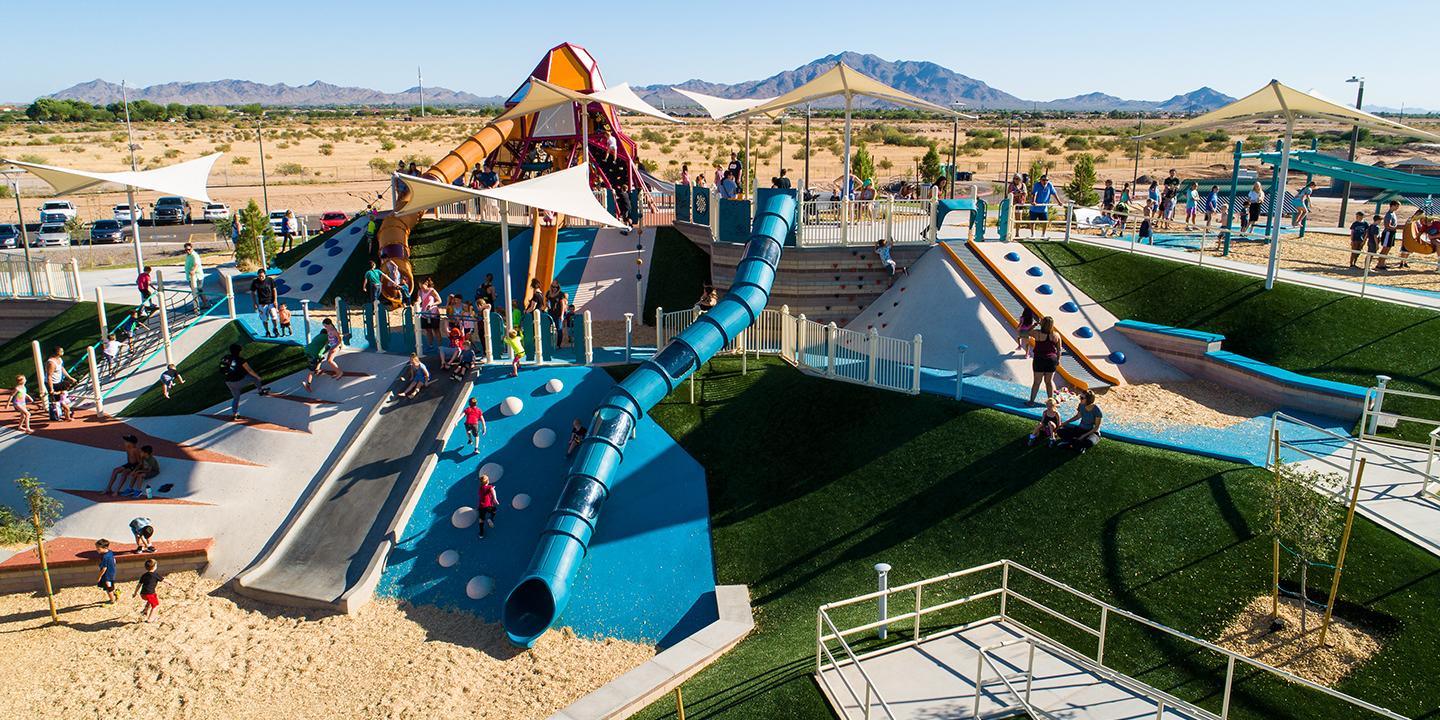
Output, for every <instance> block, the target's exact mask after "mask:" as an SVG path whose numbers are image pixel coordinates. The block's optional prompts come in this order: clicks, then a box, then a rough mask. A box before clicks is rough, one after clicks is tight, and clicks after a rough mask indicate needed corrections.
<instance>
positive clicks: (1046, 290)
mask: <svg viewBox="0 0 1440 720" xmlns="http://www.w3.org/2000/svg"><path fill="white" fill-rule="evenodd" d="M1035 292H1038V293H1040V294H1041V295H1053V294H1055V288H1052V287H1050V286H1049V285H1041V286H1040V287H1038V288H1035Z"/></svg>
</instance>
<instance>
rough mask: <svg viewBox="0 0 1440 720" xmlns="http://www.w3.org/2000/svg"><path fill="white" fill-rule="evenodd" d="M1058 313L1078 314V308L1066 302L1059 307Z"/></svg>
mask: <svg viewBox="0 0 1440 720" xmlns="http://www.w3.org/2000/svg"><path fill="white" fill-rule="evenodd" d="M1060 312H1080V307H1079V306H1078V305H1076V304H1075V303H1073V302H1067V303H1065V304H1064V305H1061V306H1060Z"/></svg>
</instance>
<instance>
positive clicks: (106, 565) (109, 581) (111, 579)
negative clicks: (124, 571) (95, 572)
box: [95, 538, 120, 607]
mask: <svg viewBox="0 0 1440 720" xmlns="http://www.w3.org/2000/svg"><path fill="white" fill-rule="evenodd" d="M95 552H96V553H98V554H99V555H100V577H99V578H96V581H95V587H98V588H100V589H101V590H104V591H105V602H104V603H102V604H101V605H100V607H114V606H115V603H117V602H120V593H119V591H117V590H116V589H115V573H116V569H115V553H114V552H113V551H112V550H111V549H110V541H109V540H106V539H105V538H100V539H99V540H96V541H95Z"/></svg>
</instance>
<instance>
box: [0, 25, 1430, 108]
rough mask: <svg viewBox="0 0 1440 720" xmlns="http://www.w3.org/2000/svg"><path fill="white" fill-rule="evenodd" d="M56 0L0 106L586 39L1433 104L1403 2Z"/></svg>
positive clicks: (685, 70)
mask: <svg viewBox="0 0 1440 720" xmlns="http://www.w3.org/2000/svg"><path fill="white" fill-rule="evenodd" d="M64 5H65V7H64V9H63V10H61V11H58V12H57V10H56V7H55V6H53V5H47V4H45V3H11V7H9V8H7V10H6V13H5V14H6V17H7V20H9V21H10V23H8V24H9V25H10V26H11V28H12V29H19V28H35V29H37V31H38V29H39V28H42V27H53V25H54V23H56V22H59V23H61V24H62V25H63V27H64V29H63V31H62V32H60V34H59V35H52V34H50V33H49V32H48V31H47V32H46V33H44V34H45V36H46V37H51V38H54V39H57V40H60V43H61V44H60V48H63V50H64V51H63V52H53V51H47V52H39V51H37V49H36V48H35V46H34V45H33V44H32V42H33V41H27V40H24V39H19V40H16V39H15V38H16V37H17V36H16V35H15V34H12V35H11V37H12V41H11V44H10V47H9V50H10V52H9V53H8V54H7V58H6V63H5V64H6V69H5V71H4V72H3V74H0V101H10V102H15V101H25V100H30V99H32V98H34V97H36V96H38V95H44V94H48V93H52V92H55V91H58V90H61V89H63V88H66V87H69V86H71V85H74V84H76V83H80V82H86V81H89V80H93V79H95V78H97V77H98V78H103V79H105V80H109V81H112V82H119V81H120V80H121V79H124V80H127V81H128V82H129V83H130V84H131V85H134V86H145V85H152V84H157V83H163V82H171V81H182V80H191V81H201V80H219V79H223V78H235V79H242V80H253V81H256V82H262V83H267V84H268V83H277V82H284V83H287V84H290V85H302V84H306V83H309V82H311V81H313V80H324V81H326V82H330V83H335V84H337V85H355V86H361V87H370V88H375V89H378V90H384V91H388V92H396V91H399V90H403V89H406V88H409V87H412V86H414V85H415V66H416V65H417V64H418V65H421V66H423V67H424V74H425V84H426V85H438V86H443V87H447V88H451V89H455V90H466V91H469V92H473V93H476V94H480V95H492V94H508V93H509V92H510V91H511V90H513V89H514V88H515V87H516V86H517V85H518V84H519V83H520V82H521V80H522V79H523V78H524V77H525V74H526V73H528V72H529V71H530V69H531V68H533V67H534V65H535V63H536V62H537V61H538V60H539V58H540V55H541V53H542V52H544V51H545V50H546V49H548V48H550V47H552V46H554V45H557V44H559V43H561V42H566V41H568V42H573V43H575V44H577V45H581V46H583V47H586V48H588V49H589V50H590V51H591V52H592V53H593V54H594V55H595V57H596V59H597V60H599V62H600V66H601V70H602V71H603V72H604V74H605V77H606V80H607V81H608V82H610V83H612V84H614V83H619V82H624V81H628V82H630V83H632V84H637V85H641V84H653V83H676V82H683V81H685V80H688V79H690V78H701V79H704V80H709V81H713V82H727V83H732V82H739V81H743V80H752V79H759V78H764V77H768V76H770V75H773V74H774V73H776V72H779V71H782V70H788V69H793V68H795V67H797V66H799V65H802V64H804V63H806V62H809V61H811V60H814V59H816V58H819V57H823V56H825V55H829V54H832V53H836V52H840V51H843V50H854V51H857V52H862V53H874V54H876V55H879V56H881V57H883V58H886V59H888V60H929V61H932V62H935V63H938V64H940V65H943V66H945V67H948V68H950V69H951V70H954V71H956V72H959V73H962V74H964V75H968V76H970V77H973V78H977V79H980V80H983V81H985V82H986V83H989V84H990V85H991V86H992V87H995V88H998V89H1000V90H1003V91H1005V92H1008V93H1011V94H1013V95H1016V96H1019V97H1021V98H1024V99H1027V100H1052V99H1055V98H1060V97H1069V96H1072V95H1077V94H1080V93H1087V92H1096V91H1099V92H1105V93H1109V94H1112V95H1118V96H1120V97H1124V98H1127V99H1145V100H1162V99H1166V98H1169V97H1170V96H1172V95H1174V94H1176V93H1181V92H1188V91H1190V90H1193V89H1196V88H1198V87H1201V86H1204V85H1208V86H1211V87H1213V88H1215V89H1217V90H1220V91H1221V92H1225V93H1227V94H1230V95H1236V96H1239V95H1242V94H1244V93H1247V92H1250V91H1252V90H1255V89H1257V88H1259V87H1260V86H1261V85H1263V84H1264V83H1265V82H1267V81H1269V80H1270V79H1271V78H1276V79H1279V80H1280V81H1281V82H1284V83H1286V84H1288V85H1291V86H1293V87H1296V88H1299V89H1302V90H1308V89H1311V88H1314V89H1316V90H1319V91H1320V92H1321V93H1323V94H1325V95H1328V96H1330V97H1332V98H1335V99H1337V100H1347V99H1348V100H1349V101H1352V102H1353V99H1354V91H1355V86H1354V85H1346V84H1345V82H1344V80H1345V79H1346V78H1348V77H1350V76H1351V75H1361V76H1364V77H1366V78H1367V81H1366V87H1365V100H1366V104H1367V105H1370V104H1377V105H1385V106H1389V107H1400V105H1401V104H1402V103H1403V104H1404V105H1405V106H1406V107H1428V108H1431V109H1437V110H1440V75H1436V74H1435V73H1431V72H1425V71H1423V70H1420V69H1421V68H1423V67H1425V66H1426V65H1425V63H1426V60H1425V59H1424V55H1423V53H1424V52H1425V48H1426V47H1428V44H1429V43H1430V42H1431V38H1430V35H1431V34H1432V33H1428V32H1425V33H1420V34H1417V35H1415V36H1413V37H1412V38H1411V40H1410V42H1411V45H1410V46H1409V47H1410V48H1412V49H1413V54H1410V55H1408V56H1407V54H1406V51H1405V50H1404V49H1403V48H1404V47H1405V45H1404V43H1405V42H1406V40H1405V38H1406V37H1407V35H1406V23H1407V22H1408V21H1411V20H1414V19H1417V18H1425V17H1430V16H1431V15H1432V14H1433V10H1434V6H1433V4H1431V3H1424V2H1418V1H1415V0H1398V1H1396V2H1388V3H1384V4H1383V5H1382V6H1373V7H1374V8H1375V9H1376V10H1375V11H1373V12H1372V11H1370V10H1366V9H1361V8H1357V7H1356V6H1354V5H1353V4H1348V3H1341V2H1338V1H1336V0H1318V1H1315V2H1307V3H1290V2H1284V3H1259V2H1254V1H1253V0H1248V1H1246V2H1231V1H1229V0H1219V1H1216V2H1209V3H1173V2H1146V3H1109V2H1102V3H1087V4H1079V3H1074V2H1052V1H1051V0H1029V1H1028V2H1024V3H1017V4H1009V3H1000V2H991V3H983V4H981V3H958V2H953V0H952V1H951V2H924V1H921V2H906V3H890V2H850V1H848V0H838V1H837V0H829V1H827V2H818V3H817V2H806V3H799V2H795V3H776V2H755V1H753V0H729V1H727V2H723V3H720V2H694V1H693V0H676V1H675V2H653V1H651V0H630V1H628V2H619V3H596V2H572V1H570V0H564V1H553V0H552V1H543V0H542V1H541V2H496V1H495V0H486V1H485V2H474V0H471V1H470V2H456V1H447V0H412V1H411V2H403V3H396V2H373V1H371V0H358V1H356V2H350V3H343V4H342V3H304V2H278V1H277V0H253V1H252V2H248V3H229V2H225V3H186V2H157V1H151V0H135V1H133V2H127V3H114V2H104V3H101V2H94V1H93V0H79V1H78V2H71V3H65V4H64ZM1017 8H1018V9H1017ZM1382 11H1383V12H1382ZM103 38H110V39H111V41H110V42H105V41H103V40H102V39H103ZM1271 38H1278V39H1279V44H1280V47H1278V48H1272V47H1271V45H1272V44H1273V43H1272V40H1271ZM367 39H368V42H367Z"/></svg>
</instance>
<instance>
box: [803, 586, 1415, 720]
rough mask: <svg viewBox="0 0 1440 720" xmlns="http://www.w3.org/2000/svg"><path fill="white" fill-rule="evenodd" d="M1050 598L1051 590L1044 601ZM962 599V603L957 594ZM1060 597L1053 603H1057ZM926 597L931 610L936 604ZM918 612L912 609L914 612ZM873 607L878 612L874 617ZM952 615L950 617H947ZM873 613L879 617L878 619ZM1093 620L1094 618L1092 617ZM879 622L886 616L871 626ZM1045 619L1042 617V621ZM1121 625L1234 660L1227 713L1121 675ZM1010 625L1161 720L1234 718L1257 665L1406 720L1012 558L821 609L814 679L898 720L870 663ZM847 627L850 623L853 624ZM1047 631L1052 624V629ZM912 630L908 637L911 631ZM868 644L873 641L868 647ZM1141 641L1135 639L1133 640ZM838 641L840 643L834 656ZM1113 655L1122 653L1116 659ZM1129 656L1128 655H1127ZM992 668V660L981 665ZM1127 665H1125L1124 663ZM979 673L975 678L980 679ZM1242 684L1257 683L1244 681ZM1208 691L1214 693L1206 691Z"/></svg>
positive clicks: (1128, 633)
mask: <svg viewBox="0 0 1440 720" xmlns="http://www.w3.org/2000/svg"><path fill="white" fill-rule="evenodd" d="M996 570H999V573H998V574H999V576H1000V577H999V578H998V582H996V581H990V582H986V581H985V578H987V577H993V574H994V571H996ZM1042 593H1044V594H1045V597H1044V598H1043V599H1044V600H1049V603H1048V604H1047V603H1046V602H1042ZM957 595H959V597H956V596H957ZM1051 596H1054V599H1051ZM892 598H894V599H895V600H897V601H898V602H899V603H904V604H903V605H898V604H897V607H906V608H907V611H906V612H902V613H899V614H895V615H890V614H889V613H888V608H889V601H890V600H891V599H892ZM990 598H996V600H992V601H990V603H987V604H985V605H981V606H976V605H975V603H979V602H981V601H986V600H989V599H990ZM927 600H928V602H929V603H930V604H927ZM996 602H998V605H999V612H998V613H996V614H991V615H986V616H984V617H979V618H978V619H969V618H975V617H976V616H979V615H982V614H985V613H986V608H989V607H993V604H991V603H996ZM1062 604H1063V606H1065V607H1070V608H1075V607H1084V608H1088V609H1089V610H1091V611H1094V615H1093V616H1092V617H1094V619H1093V620H1088V621H1087V620H1084V619H1077V618H1076V617H1074V616H1075V615H1077V614H1078V613H1076V612H1075V611H1074V610H1073V609H1072V610H1070V611H1068V612H1062V611H1061V610H1057V609H1056V608H1055V606H1056V605H1062ZM912 606H913V607H914V610H908V608H909V607H912ZM870 608H874V610H873V611H871V612H865V611H866V610H869V609H870ZM958 608H966V609H968V610H969V612H966V613H960V612H957V611H956V610H957V609H958ZM1017 610H1018V611H1019V613H1020V614H1022V615H1025V616H1026V620H1023V621H1022V620H1021V619H1019V618H1017V617H1016V614H1017ZM947 611H949V612H947ZM872 613H873V614H872ZM938 613H946V614H945V615H944V616H943V617H934V616H935V615H936V614H938ZM1087 614H1088V613H1087ZM927 616H931V622H930V625H931V626H932V627H933V626H935V625H936V624H950V623H952V622H954V621H955V619H961V620H964V619H968V621H967V622H960V623H959V624H955V625H953V626H952V627H948V628H945V629H943V630H938V631H935V632H932V633H930V634H928V635H926V634H923V633H922V630H923V629H924V623H923V620H924V619H925V618H926V617H927ZM837 617H838V618H841V619H842V622H843V621H844V620H846V619H848V620H850V621H859V624H856V625H853V626H850V627H846V628H844V629H841V628H840V626H839V625H837V622H836V618H837ZM871 617H877V618H878V619H877V620H869V618H871ZM1032 618H1038V621H1037V620H1036V619H1032ZM1120 620H1126V621H1129V622H1132V623H1134V624H1136V625H1139V626H1140V628H1139V632H1140V633H1142V634H1144V635H1146V636H1149V637H1151V638H1153V641H1155V642H1159V641H1160V638H1165V644H1167V645H1168V644H1171V643H1173V641H1175V640H1178V641H1180V644H1179V645H1178V646H1177V648H1179V649H1177V650H1176V651H1175V654H1176V655H1180V654H1184V655H1185V656H1187V657H1190V658H1192V662H1194V656H1195V655H1197V654H1198V653H1207V654H1211V655H1214V656H1218V657H1219V658H1220V659H1223V660H1224V661H1225V683H1224V690H1223V692H1222V693H1221V694H1220V697H1219V699H1218V700H1219V703H1220V712H1219V713H1218V714H1217V713H1215V712H1212V711H1209V710H1205V709H1203V708H1200V707H1198V706H1197V705H1195V704H1193V703H1191V702H1189V701H1186V700H1183V699H1181V698H1178V697H1175V696H1173V695H1171V694H1169V693H1166V692H1164V691H1161V690H1158V689H1156V688H1154V687H1151V686H1149V685H1146V684H1145V683H1142V682H1140V681H1138V680H1136V679H1134V678H1133V677H1131V676H1130V675H1127V674H1125V672H1124V671H1122V670H1119V669H1116V668H1114V667H1112V666H1111V665H1106V663H1105V648H1106V641H1107V640H1109V639H1110V635H1111V634H1112V633H1113V630H1114V627H1115V626H1118V625H1119V624H1120V623H1119V621H1120ZM996 621H999V622H1003V623H1005V624H1006V625H1009V626H1011V627H1013V628H1015V629H1016V630H1018V631H1020V633H1021V634H1022V636H1023V637H1026V638H1028V639H1029V640H1030V641H1032V642H1038V643H1039V644H1040V645H1041V646H1042V647H1044V648H1045V649H1046V650H1048V651H1050V652H1054V653H1057V654H1060V655H1061V656H1063V657H1065V658H1067V659H1069V660H1072V661H1074V662H1076V663H1077V664H1080V665H1082V666H1083V667H1084V668H1085V669H1086V670H1087V671H1089V672H1090V673H1093V674H1095V675H1098V676H1099V677H1100V678H1101V679H1102V680H1105V681H1109V682H1112V683H1115V684H1117V685H1120V686H1122V687H1124V688H1125V689H1127V690H1130V691H1131V692H1134V693H1136V694H1138V695H1141V696H1143V697H1146V698H1148V699H1150V700H1151V701H1153V702H1154V703H1155V704H1156V715H1155V717H1163V716H1164V711H1165V709H1167V708H1169V709H1174V710H1179V711H1181V712H1183V713H1186V714H1189V715H1191V716H1192V717H1205V718H1215V717H1218V718H1221V720H1225V719H1227V718H1229V716H1230V700H1231V696H1232V692H1233V689H1234V686H1235V679H1236V678H1235V668H1236V666H1237V665H1240V666H1244V665H1249V666H1250V667H1252V668H1254V669H1256V670H1259V671H1261V672H1263V673H1266V674H1268V675H1270V676H1273V677H1275V678H1278V679H1280V680H1284V681H1286V682H1289V683H1293V684H1295V685H1299V686H1301V687H1303V688H1305V689H1306V690H1308V691H1310V692H1312V693H1320V694H1322V695H1325V696H1328V697H1330V698H1332V699H1334V700H1338V701H1340V702H1342V703H1345V704H1347V705H1350V706H1352V707H1355V708H1359V709H1362V710H1366V711H1369V712H1370V713H1371V714H1374V715H1378V716H1380V717H1384V718H1390V719H1391V720H1406V718H1405V717H1404V716H1403V715H1399V714H1397V713H1394V712H1391V711H1390V710H1387V709H1385V708H1382V707H1380V706H1378V705H1375V704H1373V703H1370V702H1367V701H1365V700H1361V699H1360V698H1356V697H1352V696H1350V695H1346V694H1344V693H1341V692H1338V691H1336V690H1332V689H1330V688H1328V687H1325V686H1323V685H1320V684H1318V683H1315V682H1312V681H1310V680H1306V679H1305V678H1302V677H1300V676H1298V675H1294V674H1292V673H1289V672H1286V671H1284V670H1281V669H1279V668H1275V667H1272V666H1270V665H1266V664H1265V663H1263V662H1260V661H1258V660H1255V659H1252V658H1249V657H1246V656H1244V655H1241V654H1239V653H1236V652H1233V651H1231V650H1227V649H1225V648H1223V647H1220V646H1219V645H1216V644H1214V643H1212V642H1209V641H1206V640H1202V639H1200V638H1197V637H1194V636H1192V635H1189V634H1187V633H1184V632H1181V631H1179V630H1175V629H1173V628H1170V627H1167V626H1165V625H1161V624H1160V623H1157V622H1155V621H1153V620H1149V619H1147V618H1144V617H1141V616H1139V615H1137V614H1135V613H1132V612H1130V611H1128V610H1124V609H1121V608H1119V607H1116V606H1115V605H1111V604H1110V603H1107V602H1105V601H1103V600H1100V599H1097V598H1095V597H1092V596H1090V595H1087V594H1085V593H1083V592H1080V591H1079V590H1076V589H1075V588H1072V587H1070V586H1069V585H1066V584H1065V583H1062V582H1060V581H1058V580H1054V579H1052V578H1050V577H1048V576H1046V575H1044V574H1042V573H1039V572H1036V571H1034V570H1031V569H1030V568H1028V567H1025V566H1024V565H1021V564H1019V563H1017V562H1014V561H1012V560H997V561H995V562H992V563H987V564H985V565H979V566H976V567H972V568H969V569H966V570H960V571H957V572H953V573H948V574H945V575H940V576H937V577H932V578H927V579H925V580H919V581H916V582H913V583H909V584H906V585H899V586H896V587H887V588H885V589H882V590H879V591H877V592H872V593H867V594H865V595H859V596H857V597H852V598H848V599H845V600H840V601H837V602H832V603H826V604H824V605H821V606H820V607H819V609H818V610H817V611H816V617H815V674H816V677H817V678H818V680H819V681H820V682H821V683H822V684H823V685H824V686H825V688H826V690H827V692H828V693H829V694H830V696H831V697H834V698H837V699H838V698H840V695H839V694H838V693H837V688H836V687H835V686H833V685H832V684H831V682H830V679H829V678H828V677H827V676H826V671H827V670H828V671H831V673H832V674H833V675H834V676H835V677H837V678H839V679H840V681H841V683H842V684H843V685H844V688H845V690H846V691H847V692H848V693H849V695H850V697H851V698H852V699H853V701H854V702H855V704H857V705H859V706H860V707H861V708H863V709H864V710H863V712H864V713H865V716H866V717H869V714H870V709H869V708H870V705H871V701H870V698H872V697H873V698H874V699H875V700H876V701H878V702H879V704H880V708H881V709H882V710H883V711H884V712H885V713H886V717H891V718H893V717H894V714H893V713H892V711H891V710H890V707H889V705H888V704H887V703H886V702H885V700H884V698H883V696H882V695H881V694H880V691H879V688H878V687H877V686H876V684H875V682H874V680H873V679H872V678H871V677H870V675H869V673H867V672H866V670H865V667H864V665H863V661H865V660H866V659H869V658H872V657H876V656H878V655H882V654H885V653H890V652H894V651H896V650H900V649H903V648H908V647H916V646H919V645H920V644H921V643H923V642H926V641H929V640H935V639H938V638H942V637H946V636H949V635H954V634H957V633H961V632H964V631H966V630H968V629H970V628H973V627H976V626H979V625H984V624H987V623H993V622H996ZM1042 622H1044V623H1049V624H1050V625H1054V627H1055V628H1056V629H1059V630H1062V631H1065V632H1066V633H1073V632H1075V631H1078V632H1079V633H1080V635H1078V636H1075V637H1086V636H1088V637H1090V638H1094V645H1093V647H1094V650H1093V651H1091V650H1090V648H1089V647H1085V648H1076V647H1072V646H1071V644H1070V643H1067V642H1064V641H1061V640H1059V639H1057V638H1056V637H1055V636H1054V635H1055V633H1054V631H1053V630H1052V631H1051V632H1052V635H1046V634H1044V633H1042V632H1040V631H1039V630H1037V629H1036V627H1035V626H1036V625H1039V624H1041V623H1042ZM846 624H848V623H846ZM892 626H897V627H896V639H895V640H893V641H890V642H884V638H886V637H888V634H889V631H890V629H891V627H892ZM1047 627H1048V625H1047ZM906 630H908V632H906ZM872 631H875V632H876V633H877V634H879V636H880V637H881V639H882V642H881V643H880V645H879V647H877V648H876V649H873V650H870V651H869V652H865V653H862V654H856V652H855V649H854V648H853V647H852V644H853V643H856V642H857V641H858V640H860V639H861V638H859V637H856V636H861V635H862V634H864V635H867V636H868V635H869V633H870V632H872ZM1135 635H1136V631H1135V629H1132V628H1124V636H1125V637H1127V638H1133V637H1134V636H1135ZM867 642H868V641H867ZM1132 642H1133V640H1132ZM832 645H833V646H834V647H835V649H834V650H832V649H831V648H832ZM837 650H838V651H839V653H840V654H841V655H844V656H845V658H844V659H843V660H837V658H836V651H837ZM1112 655H1113V653H1112ZM1123 657H1124V655H1123V654H1122V658H1123ZM979 662H983V659H981V660H979ZM1121 662H1122V663H1123V662H1124V660H1123V659H1122V660H1121ZM847 666H850V667H854V668H855V670H856V671H857V672H858V674H859V675H860V679H861V680H862V681H863V682H864V685H865V687H864V688H863V693H862V692H861V689H857V688H856V687H855V686H854V685H852V684H851V681H850V680H849V679H847V678H846V677H845V675H844V673H843V672H841V670H842V669H843V668H845V667H847ZM978 679H979V678H978V676H977V678H976V680H978ZM1241 679H1242V681H1246V682H1250V684H1251V685H1253V681H1250V680H1246V679H1245V678H1241ZM1185 685H1186V684H1184V683H1177V684H1176V687H1181V686H1185ZM1197 686H1207V687H1208V683H1200V684H1198V685H1197ZM1201 692H1208V691H1201ZM1201 700H1205V701H1208V702H1214V700H1213V699H1212V698H1210V697H1209V696H1208V695H1207V696H1206V697H1204V698H1197V700H1196V702H1199V701H1201Z"/></svg>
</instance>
